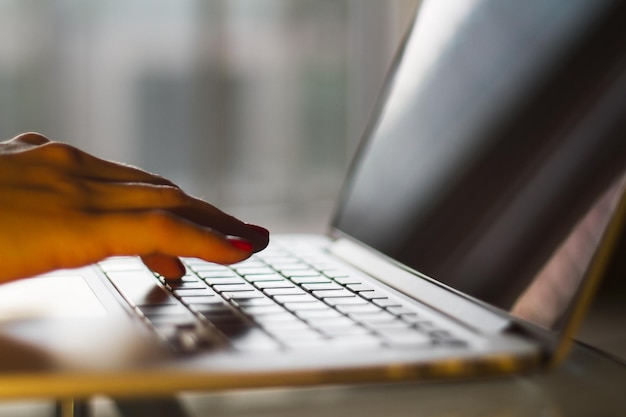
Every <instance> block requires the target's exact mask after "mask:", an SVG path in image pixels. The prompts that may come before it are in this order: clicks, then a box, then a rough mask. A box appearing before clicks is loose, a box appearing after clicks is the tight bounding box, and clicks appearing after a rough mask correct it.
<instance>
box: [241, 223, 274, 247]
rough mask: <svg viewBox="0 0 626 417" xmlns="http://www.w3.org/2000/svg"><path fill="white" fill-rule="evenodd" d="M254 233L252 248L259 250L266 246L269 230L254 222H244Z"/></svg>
mask: <svg viewBox="0 0 626 417" xmlns="http://www.w3.org/2000/svg"><path fill="white" fill-rule="evenodd" d="M246 226H247V227H248V228H249V229H250V230H252V232H253V233H254V245H253V246H254V250H255V251H256V252H259V251H261V250H263V249H265V248H266V247H267V245H268V244H269V241H270V231H269V230H267V229H266V228H264V227H261V226H258V225H256V224H246Z"/></svg>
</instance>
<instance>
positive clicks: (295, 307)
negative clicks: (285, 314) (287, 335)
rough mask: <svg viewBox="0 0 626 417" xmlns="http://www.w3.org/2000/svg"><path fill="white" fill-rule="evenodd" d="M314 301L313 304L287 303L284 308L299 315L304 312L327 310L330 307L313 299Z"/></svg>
mask: <svg viewBox="0 0 626 417" xmlns="http://www.w3.org/2000/svg"><path fill="white" fill-rule="evenodd" d="M313 300H314V301H311V302H306V303H302V302H296V303H289V302H287V303H285V304H283V306H284V307H285V308H286V309H287V310H289V311H292V312H295V313H298V312H302V311H309V310H327V309H328V308H329V307H328V306H327V305H326V304H324V303H323V302H321V301H319V300H317V299H315V298H313Z"/></svg>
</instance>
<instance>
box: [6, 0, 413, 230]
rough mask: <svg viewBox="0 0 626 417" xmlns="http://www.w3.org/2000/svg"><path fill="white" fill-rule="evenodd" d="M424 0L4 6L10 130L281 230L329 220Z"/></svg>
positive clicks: (55, 0) (135, 0)
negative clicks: (125, 168)
mask: <svg viewBox="0 0 626 417" xmlns="http://www.w3.org/2000/svg"><path fill="white" fill-rule="evenodd" d="M417 2H418V0H391V1H379V0H298V1H289V0H110V1H106V2H103V1H98V0H0V57H1V58H0V138H1V139H3V140H5V139H10V138H12V137H14V136H15V135H17V134H19V133H21V132H25V131H37V132H40V133H43V134H44V135H46V136H48V137H49V138H51V139H53V140H59V141H65V142H68V143H71V144H74V145H76V146H78V147H80V148H82V149H84V150H86V151H88V152H91V153H94V154H96V155H97V156H100V157H103V158H107V159H113V160H116V161H121V162H125V163H129V164H133V165H137V166H139V167H142V168H144V169H147V170H149V171H153V172H156V173H159V174H161V175H164V176H166V177H168V178H170V179H172V180H174V181H175V182H177V183H178V184H180V185H181V186H183V188H185V189H186V190H188V191H189V192H191V193H192V194H194V195H197V196H200V197H202V198H204V199H206V200H209V201H210V202H212V203H214V204H216V205H218V206H219V207H221V208H223V209H225V210H228V211H230V212H232V213H234V214H236V215H239V216H241V217H242V218H243V219H244V220H247V221H251V222H258V223H260V224H263V225H266V226H268V227H269V228H270V229H272V230H274V231H280V232H282V231H292V230H297V231H309V230H311V231H319V230H323V229H324V227H325V223H326V222H327V220H328V216H329V215H330V213H331V212H332V202H333V200H334V198H335V196H336V194H337V191H338V189H339V186H340V184H341V179H342V177H343V175H344V172H345V170H346V168H347V165H348V163H349V160H350V158H351V156H352V153H353V151H354V149H355V147H356V145H357V143H358V141H359V139H360V136H361V134H362V132H363V130H364V128H365V124H366V121H367V118H368V116H369V113H370V112H371V110H372V107H373V104H374V101H375V99H376V97H377V94H378V90H379V87H380V85H381V82H382V80H383V78H384V75H385V73H386V71H387V68H388V66H389V64H390V61H391V60H392V57H393V55H394V53H395V51H396V49H397V48H398V45H399V42H400V40H401V38H402V35H403V33H404V32H405V29H406V27H407V24H408V23H409V22H410V20H411V16H412V12H413V10H414V8H415V7H416V4H417Z"/></svg>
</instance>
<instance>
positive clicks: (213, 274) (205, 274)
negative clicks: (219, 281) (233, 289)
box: [195, 269, 239, 280]
mask: <svg viewBox="0 0 626 417" xmlns="http://www.w3.org/2000/svg"><path fill="white" fill-rule="evenodd" d="M195 272H196V274H198V276H199V277H200V278H202V279H205V280H206V279H209V278H239V275H237V274H236V273H234V272H233V271H231V270H230V269H225V270H221V269H220V270H218V271H195Z"/></svg>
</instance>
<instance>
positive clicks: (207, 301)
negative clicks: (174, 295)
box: [180, 294, 224, 305]
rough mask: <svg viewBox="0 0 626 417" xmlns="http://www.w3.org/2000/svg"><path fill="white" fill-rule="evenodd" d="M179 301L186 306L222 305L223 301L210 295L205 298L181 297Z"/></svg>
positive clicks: (216, 296)
mask: <svg viewBox="0 0 626 417" xmlns="http://www.w3.org/2000/svg"><path fill="white" fill-rule="evenodd" d="M180 300H181V301H182V302H183V303H185V304H188V305H195V304H214V303H217V304H224V299H222V297H220V296H218V295H215V294H211V295H206V296H189V297H181V298H180Z"/></svg>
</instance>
